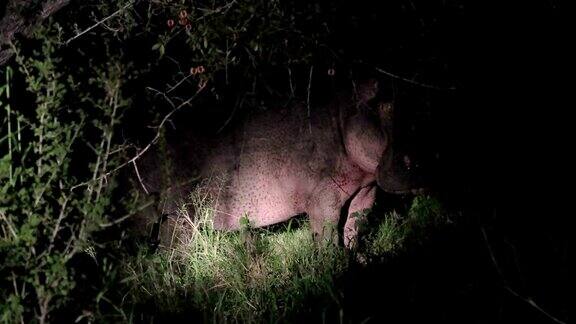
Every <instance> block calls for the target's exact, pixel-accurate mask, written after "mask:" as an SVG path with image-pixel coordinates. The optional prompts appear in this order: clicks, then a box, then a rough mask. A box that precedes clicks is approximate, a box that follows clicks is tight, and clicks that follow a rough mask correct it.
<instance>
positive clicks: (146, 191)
mask: <svg viewBox="0 0 576 324" xmlns="http://www.w3.org/2000/svg"><path fill="white" fill-rule="evenodd" d="M132 165H134V170H135V171H136V176H137V177H138V181H139V182H140V185H141V186H142V189H144V192H145V193H146V194H149V192H148V189H146V186H145V185H144V182H143V181H142V177H140V172H138V165H136V161H132Z"/></svg>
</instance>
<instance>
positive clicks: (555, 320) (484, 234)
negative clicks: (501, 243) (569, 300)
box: [480, 227, 566, 324]
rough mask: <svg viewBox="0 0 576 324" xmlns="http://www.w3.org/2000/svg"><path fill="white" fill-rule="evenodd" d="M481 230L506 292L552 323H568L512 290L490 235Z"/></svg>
mask: <svg viewBox="0 0 576 324" xmlns="http://www.w3.org/2000/svg"><path fill="white" fill-rule="evenodd" d="M480 230H481V231H482V237H483V238H484V242H485V243H486V247H487V248H488V253H490V258H491V259H492V264H493V265H494V267H495V268H496V271H498V274H499V275H500V278H501V279H502V281H503V282H504V289H506V291H508V292H509V293H510V294H512V295H513V296H515V297H517V298H520V299H521V300H523V301H524V302H526V303H527V304H528V305H530V306H532V307H534V309H536V310H537V311H539V312H540V313H542V314H543V315H545V316H546V317H548V318H549V319H551V320H552V321H554V322H556V323H558V324H566V322H564V321H561V320H559V319H558V318H556V317H554V316H552V315H551V314H550V313H548V312H547V311H545V310H544V309H543V308H542V307H540V306H539V305H538V304H536V302H535V301H534V300H533V299H532V298H529V297H524V296H522V295H520V294H519V293H517V292H516V291H515V290H514V289H512V287H510V285H509V284H508V281H507V280H506V278H505V277H504V274H503V273H502V270H501V269H500V266H499V265H498V262H497V261H496V257H495V256H494V252H493V251H492V247H491V246H490V242H488V235H486V230H485V229H484V227H482V228H481V229H480Z"/></svg>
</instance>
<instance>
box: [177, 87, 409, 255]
mask: <svg viewBox="0 0 576 324" xmlns="http://www.w3.org/2000/svg"><path fill="white" fill-rule="evenodd" d="M377 93H378V85H377V83H376V82H375V81H369V82H365V83H363V84H360V85H358V86H356V87H355V89H354V91H352V93H348V94H344V95H340V96H338V97H337V98H336V99H335V100H334V101H333V102H332V103H331V104H329V105H326V106H324V107H310V110H309V109H308V107H307V106H306V105H296V106H294V107H292V108H291V109H288V110H286V111H283V112H279V111H277V110H269V111H266V112H264V113H261V114H259V115H257V116H255V117H253V118H251V119H249V120H247V121H246V122H245V123H243V124H242V125H241V126H240V127H238V128H236V129H235V130H234V131H233V132H232V133H231V134H229V135H228V136H226V137H224V138H220V139H218V140H217V141H214V142H213V143H215V144H214V146H213V147H211V148H210V149H209V150H208V151H209V152H208V153H207V156H206V157H205V158H203V159H202V163H201V164H200V166H199V168H200V170H201V176H202V177H205V178H208V179H212V180H211V182H210V183H212V185H209V191H210V193H211V195H212V197H213V198H214V201H215V205H214V226H215V228H216V229H222V230H235V229H238V228H239V227H240V220H241V218H242V217H244V216H246V217H248V220H249V221H250V224H251V226H254V227H261V226H266V225H271V224H275V223H279V222H283V221H286V220H288V219H290V218H292V217H294V216H296V215H298V214H302V213H306V214H307V215H308V216H309V218H310V224H311V228H312V231H313V233H314V234H315V236H316V237H321V238H325V239H334V238H336V237H337V236H336V235H337V232H336V231H334V229H336V228H337V225H338V223H339V220H340V215H341V211H342V209H343V208H344V206H345V205H346V202H348V201H350V204H349V208H348V211H347V216H348V217H347V220H346V222H345V225H344V230H343V241H344V245H345V246H346V247H348V248H353V247H354V246H355V244H356V236H357V228H356V227H357V226H356V223H355V222H356V219H357V217H351V215H352V214H354V213H355V212H361V211H364V210H366V209H370V208H371V207H372V205H373V204H374V200H375V194H376V183H378V184H379V185H380V186H381V187H382V188H383V189H384V190H385V191H389V192H397V193H400V192H407V191H410V189H411V184H410V181H409V178H410V174H409V172H408V170H407V168H406V167H407V165H406V164H407V163H406V158H404V157H397V156H396V155H395V154H394V153H393V150H392V148H391V143H392V139H391V137H390V135H391V134H392V113H393V109H392V104H391V103H390V102H378V96H377ZM180 150H182V149H180ZM180 153H182V152H180ZM354 216H355V215H354Z"/></svg>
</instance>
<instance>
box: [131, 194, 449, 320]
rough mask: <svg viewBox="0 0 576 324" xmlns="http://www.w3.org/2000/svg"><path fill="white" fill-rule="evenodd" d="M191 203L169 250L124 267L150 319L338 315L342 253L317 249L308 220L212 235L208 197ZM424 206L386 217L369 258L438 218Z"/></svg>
mask: <svg viewBox="0 0 576 324" xmlns="http://www.w3.org/2000/svg"><path fill="white" fill-rule="evenodd" d="M191 203H192V204H194V210H196V216H197V219H196V220H194V221H193V220H192V219H191V218H190V215H188V214H187V213H186V212H184V211H182V212H181V214H180V217H179V221H178V223H177V224H176V226H174V227H175V229H176V230H175V232H174V234H173V236H172V243H171V247H170V248H164V249H161V250H160V251H159V252H157V253H156V254H153V255H150V254H146V253H145V252H141V253H140V254H139V255H138V256H136V257H135V258H134V259H133V260H130V261H129V262H128V264H127V271H128V273H129V274H130V276H129V278H127V280H126V281H127V283H128V284H129V286H130V287H132V290H131V291H130V293H129V297H130V298H132V300H131V301H130V302H131V303H135V304H137V305H138V304H139V305H150V304H152V305H154V308H155V309H148V310H144V312H146V311H150V312H151V313H164V314H183V313H188V312H190V309H194V310H195V311H196V312H195V315H199V316H201V317H202V318H203V319H204V320H205V321H215V322H221V321H227V322H230V321H232V322H262V321H265V322H270V321H271V322H278V321H285V320H289V319H290V318H293V317H294V316H298V314H302V313H306V312H308V311H310V312H312V311H314V312H316V313H318V312H319V310H318V307H320V308H322V307H325V309H326V310H327V311H328V309H329V308H330V311H332V312H333V313H334V312H336V313H337V312H338V309H339V308H340V306H339V305H340V304H341V302H342V292H341V290H340V288H338V285H337V284H336V281H337V280H338V278H340V277H341V276H342V275H343V274H344V273H345V272H346V270H347V269H348V265H349V263H350V259H349V256H348V255H347V253H346V251H344V249H343V248H342V247H338V246H333V245H326V246H322V247H320V246H318V245H316V244H314V242H313V240H312V235H311V232H310V228H309V225H308V223H307V222H306V221H299V223H298V224H297V225H298V226H295V227H296V228H294V227H292V226H290V225H288V226H287V228H286V229H284V230H282V231H276V232H271V231H268V230H263V229H252V228H248V227H245V228H244V229H242V230H240V231H236V232H223V231H216V230H214V229H213V228H212V223H211V209H210V202H209V201H208V200H207V199H206V196H202V195H201V194H199V193H194V194H193V195H192V197H191ZM426 204H427V200H425V199H424V198H422V199H420V200H418V199H417V200H415V202H414V204H413V208H412V209H411V210H410V212H409V213H408V216H407V217H401V216H400V215H398V214H397V213H391V214H388V215H387V216H386V217H385V218H384V221H382V222H381V223H380V225H379V226H377V227H376V228H375V229H374V230H373V231H372V232H370V233H368V235H367V236H366V237H367V239H366V240H365V244H364V251H363V252H362V253H363V254H365V255H366V256H368V259H367V260H368V261H374V260H377V258H378V256H382V255H391V254H394V253H396V252H397V251H399V250H400V249H402V247H403V244H404V241H405V239H406V237H407V236H409V235H410V234H411V233H413V231H414V230H415V228H417V227H418V226H420V225H422V224H426V223H427V222H430V221H431V218H433V217H436V216H435V214H434V213H436V212H438V211H439V209H435V208H436V207H434V206H432V207H431V206H430V204H429V203H428V205H426ZM319 305H320V306H319ZM313 308H314V309H313ZM334 310H335V311H334ZM320 311H322V310H320ZM332 315H334V314H332Z"/></svg>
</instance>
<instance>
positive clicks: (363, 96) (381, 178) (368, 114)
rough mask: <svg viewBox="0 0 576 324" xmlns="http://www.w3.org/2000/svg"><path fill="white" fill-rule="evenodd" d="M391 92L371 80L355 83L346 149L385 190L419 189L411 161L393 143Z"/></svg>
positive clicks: (410, 190) (408, 191)
mask: <svg viewBox="0 0 576 324" xmlns="http://www.w3.org/2000/svg"><path fill="white" fill-rule="evenodd" d="M390 93H391V91H387V90H386V89H382V87H380V86H379V85H378V83H377V82H376V81H373V80H370V81H368V82H365V83H362V84H360V85H359V86H358V87H357V89H356V102H357V109H356V111H357V113H356V114H355V115H353V116H351V117H350V118H349V119H348V120H349V123H348V124H347V128H346V132H347V136H346V142H345V145H346V149H347V151H348V153H349V154H350V156H351V157H352V158H353V159H354V160H355V161H356V163H357V164H358V165H359V166H360V167H361V168H362V169H364V170H366V171H368V172H371V173H374V174H375V175H376V182H377V183H378V185H379V186H380V187H381V188H382V189H383V190H384V191H385V192H388V193H395V194H404V193H421V192H423V189H421V188H420V186H419V185H418V183H419V181H418V180H417V176H416V173H417V172H416V170H415V165H414V163H413V161H412V160H411V158H410V157H409V156H408V155H406V154H402V152H399V151H396V150H395V147H394V141H393V133H394V132H393V120H394V105H393V103H392V98H391V96H390V95H389V94H390Z"/></svg>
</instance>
